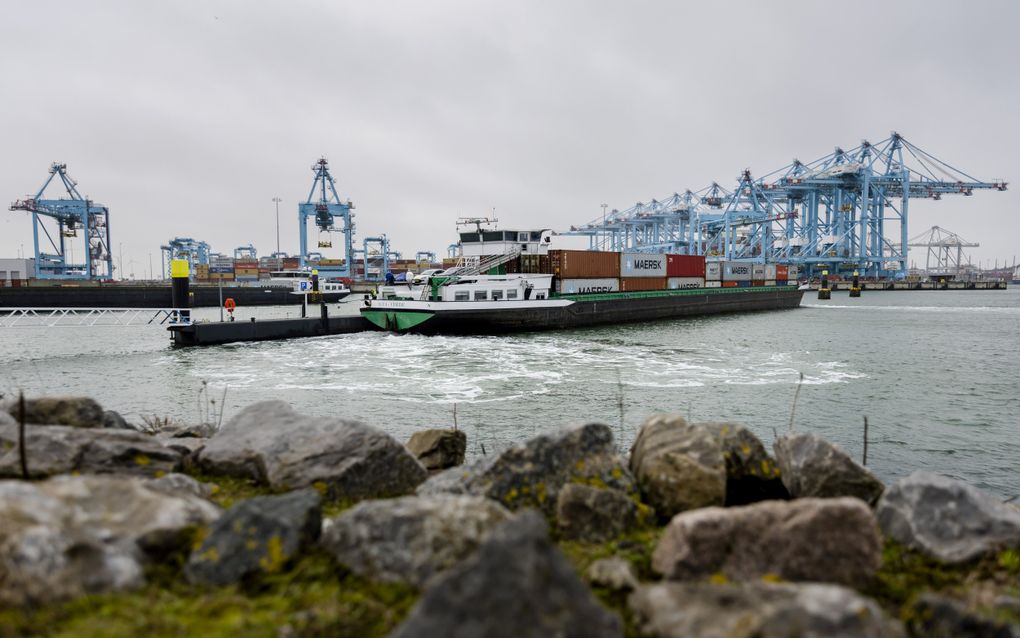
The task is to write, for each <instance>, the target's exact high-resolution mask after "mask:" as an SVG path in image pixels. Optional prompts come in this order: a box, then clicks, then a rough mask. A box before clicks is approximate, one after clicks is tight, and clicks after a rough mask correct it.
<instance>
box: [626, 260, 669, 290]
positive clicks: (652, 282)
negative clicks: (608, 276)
mask: <svg viewBox="0 0 1020 638" xmlns="http://www.w3.org/2000/svg"><path fill="white" fill-rule="evenodd" d="M663 261H665V260H663ZM663 266H665V264H663ZM665 289H666V278H665V277H621V278H620V291H621V292H644V291H646V290H665Z"/></svg>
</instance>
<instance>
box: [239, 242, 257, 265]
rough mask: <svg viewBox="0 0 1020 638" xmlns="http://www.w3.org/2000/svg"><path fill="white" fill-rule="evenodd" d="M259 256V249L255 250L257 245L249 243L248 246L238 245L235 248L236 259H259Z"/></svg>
mask: <svg viewBox="0 0 1020 638" xmlns="http://www.w3.org/2000/svg"><path fill="white" fill-rule="evenodd" d="M258 258H259V253H258V251H257V250H255V246H254V245H253V244H248V245H247V246H238V247H237V248H235V249H234V259H235V260H237V259H249V260H252V261H256V260H258Z"/></svg>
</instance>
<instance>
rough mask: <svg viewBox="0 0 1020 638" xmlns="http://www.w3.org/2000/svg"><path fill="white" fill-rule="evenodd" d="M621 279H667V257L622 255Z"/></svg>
mask: <svg viewBox="0 0 1020 638" xmlns="http://www.w3.org/2000/svg"><path fill="white" fill-rule="evenodd" d="M620 276H621V277H665V276H666V256H665V255H663V254H661V253H620Z"/></svg>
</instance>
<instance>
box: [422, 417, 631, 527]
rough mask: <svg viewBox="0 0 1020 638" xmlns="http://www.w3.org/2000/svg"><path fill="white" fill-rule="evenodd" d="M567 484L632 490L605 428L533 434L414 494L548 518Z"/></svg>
mask: <svg viewBox="0 0 1020 638" xmlns="http://www.w3.org/2000/svg"><path fill="white" fill-rule="evenodd" d="M568 483H591V484H596V485H598V486H599V487H604V488H609V489H616V490H620V491H622V492H626V493H632V492H634V491H635V487H634V480H633V478H632V477H631V475H630V472H628V471H627V468H626V467H625V466H624V463H623V459H621V458H620V457H619V456H618V455H617V454H616V451H615V448H614V445H613V431H612V430H610V429H609V426H607V425H603V424H601V423H588V424H586V425H582V426H579V427H571V428H565V429H561V430H556V431H553V432H550V433H547V434H542V435H539V436H537V437H535V438H533V439H531V440H530V441H528V442H527V443H525V444H524V445H521V446H517V447H513V448H510V449H509V450H506V451H505V452H503V453H502V454H500V455H499V456H491V457H485V458H482V459H479V460H478V461H476V462H475V463H472V464H470V465H467V466H465V467H462V468H451V469H449V470H446V471H445V472H441V473H439V474H437V475H435V476H433V477H432V478H430V479H429V480H428V481H427V482H426V483H425V484H424V485H422V486H421V487H420V488H419V489H418V493H419V494H421V495H427V494H443V493H452V494H473V495H475V496H485V497H487V498H491V499H493V500H496V501H499V502H500V503H502V504H503V505H505V506H506V507H508V508H510V509H511V510H517V509H521V508H527V507H534V508H538V509H541V510H543V511H544V512H545V513H546V514H549V515H552V514H554V513H555V512H556V502H557V498H558V497H559V493H560V490H561V489H562V488H563V486H564V485H566V484H568Z"/></svg>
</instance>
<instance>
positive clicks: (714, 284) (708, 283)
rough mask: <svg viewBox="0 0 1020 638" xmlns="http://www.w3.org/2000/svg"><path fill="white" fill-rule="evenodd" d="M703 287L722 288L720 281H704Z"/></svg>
mask: <svg viewBox="0 0 1020 638" xmlns="http://www.w3.org/2000/svg"><path fill="white" fill-rule="evenodd" d="M705 288H722V282H721V281H705Z"/></svg>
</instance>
